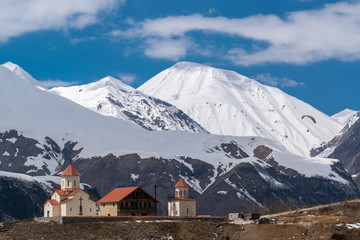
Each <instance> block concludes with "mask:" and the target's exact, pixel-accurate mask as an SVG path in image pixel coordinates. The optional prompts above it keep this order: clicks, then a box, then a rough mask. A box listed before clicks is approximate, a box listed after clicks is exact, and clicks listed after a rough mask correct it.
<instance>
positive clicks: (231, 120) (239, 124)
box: [137, 62, 342, 156]
mask: <svg viewBox="0 0 360 240" xmlns="http://www.w3.org/2000/svg"><path fill="white" fill-rule="evenodd" d="M137 89H138V90H140V91H142V92H144V93H145V94H147V95H150V96H154V97H157V98H160V99H162V100H164V101H167V102H169V103H171V104H173V105H175V106H176V107H178V108H179V109H181V110H183V111H184V112H185V113H186V114H188V115H189V116H190V117H192V118H193V119H194V120H195V121H196V122H198V123H199V124H201V125H202V126H203V127H204V128H205V129H206V130H208V131H209V132H210V133H213V134H221V135H234V136H264V137H266V138H269V139H273V140H275V141H278V142H280V143H282V144H283V145H284V146H285V147H286V148H288V149H289V150H290V151H292V152H294V153H296V154H300V155H303V156H309V151H310V149H311V148H312V147H314V145H319V144H320V143H321V142H323V141H327V140H330V139H331V138H332V137H334V136H335V135H336V134H337V133H338V132H339V131H340V129H341V128H342V124H341V123H339V122H337V121H336V120H334V119H332V118H330V117H329V116H327V115H325V114H324V113H321V112H320V111H318V110H316V109H315V108H313V107H311V106H310V105H308V104H306V103H304V102H302V101H300V100H298V99H296V98H294V97H292V96H290V95H288V94H286V93H284V92H282V91H281V90H280V89H277V88H274V87H269V86H265V85H262V84H260V83H258V82H256V81H255V80H252V79H249V78H247V77H245V76H242V75H240V74H238V73H236V72H234V71H228V70H222V69H217V68H213V67H208V66H206V65H201V64H197V63H191V62H180V63H177V64H175V65H173V66H172V67H170V68H168V69H166V70H164V71H162V72H161V73H159V74H157V75H156V76H154V77H153V78H151V79H150V80H148V81H147V82H145V83H144V84H143V85H141V86H140V87H139V88H137ZM303 115H312V116H313V117H314V118H316V119H317V120H318V121H317V124H315V125H314V123H313V122H311V121H307V120H308V119H302V118H301V117H302V116H303Z"/></svg>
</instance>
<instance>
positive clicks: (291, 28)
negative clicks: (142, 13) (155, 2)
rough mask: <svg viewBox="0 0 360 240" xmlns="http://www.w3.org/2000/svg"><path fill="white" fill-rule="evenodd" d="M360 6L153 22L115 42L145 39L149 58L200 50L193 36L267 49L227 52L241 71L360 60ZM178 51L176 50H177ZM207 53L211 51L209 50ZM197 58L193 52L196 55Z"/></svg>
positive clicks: (356, 3)
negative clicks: (247, 42)
mask: <svg viewBox="0 0 360 240" xmlns="http://www.w3.org/2000/svg"><path fill="white" fill-rule="evenodd" d="M359 12H360V2H359V1H352V2H338V3H334V4H327V5H324V7H322V8H321V9H314V10H306V11H296V12H290V13H288V14H287V15H286V17H284V18H280V17H278V16H276V15H271V14H270V15H253V16H249V17H245V18H231V19H230V18H226V17H205V16H203V15H200V14H194V15H190V16H168V17H165V18H158V19H147V20H145V21H143V22H140V23H137V24H136V23H135V25H134V26H133V27H131V28H129V29H128V30H126V31H114V32H113V34H114V36H118V37H128V38H141V39H144V41H145V42H146V43H147V47H146V49H145V54H146V55H147V56H149V57H155V58H165V59H176V58H178V57H180V56H184V55H186V54H188V53H189V52H190V51H189V49H190V48H191V47H192V46H194V44H195V45H198V44H197V43H196V42H195V41H196V39H191V40H190V39H189V35H190V34H191V33H192V32H202V33H207V34H206V35H205V34H204V35H203V37H206V36H207V35H208V34H209V33H210V34H213V35H216V34H218V35H220V34H221V36H224V35H225V36H226V35H227V36H231V37H232V38H238V39H239V40H241V39H250V40H253V41H256V42H263V43H266V44H265V45H267V47H262V48H253V49H242V48H233V49H230V48H229V49H227V50H226V51H225V56H224V57H225V58H226V59H229V60H231V61H233V63H234V64H237V65H245V66H247V65H255V64H263V63H270V62H271V63H273V62H278V63H290V64H307V63H311V62H317V61H323V60H328V59H338V60H341V61H354V60H359V59H360V14H359ZM173 43H174V44H175V45H172V44H173ZM205 47H206V46H205ZM191 52H192V51H191Z"/></svg>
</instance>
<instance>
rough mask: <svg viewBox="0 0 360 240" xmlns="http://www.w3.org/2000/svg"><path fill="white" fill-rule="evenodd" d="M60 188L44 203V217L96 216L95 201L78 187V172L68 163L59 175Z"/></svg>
mask: <svg viewBox="0 0 360 240" xmlns="http://www.w3.org/2000/svg"><path fill="white" fill-rule="evenodd" d="M60 176H61V189H56V190H54V191H53V192H52V193H51V195H50V199H48V200H46V201H45V203H44V217H65V216H96V202H94V201H93V200H91V199H90V195H89V194H88V193H87V192H86V191H84V190H82V189H80V174H79V173H78V172H77V171H76V169H75V168H74V167H73V166H72V165H71V164H70V165H69V166H68V167H67V168H66V169H65V170H64V171H63V173H62V174H61V175H60Z"/></svg>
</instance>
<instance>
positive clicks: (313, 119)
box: [301, 115, 316, 123]
mask: <svg viewBox="0 0 360 240" xmlns="http://www.w3.org/2000/svg"><path fill="white" fill-rule="evenodd" d="M305 117H307V118H310V119H311V120H312V121H313V122H314V123H316V120H315V118H314V117H313V116H311V115H304V116H302V117H301V119H304V118H305Z"/></svg>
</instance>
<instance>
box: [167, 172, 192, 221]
mask: <svg viewBox="0 0 360 240" xmlns="http://www.w3.org/2000/svg"><path fill="white" fill-rule="evenodd" d="M168 214H169V216H178V217H193V216H196V200H195V199H191V198H189V185H188V184H187V183H186V182H185V181H184V179H182V178H180V180H179V182H177V183H176V184H175V198H171V199H169V200H168Z"/></svg>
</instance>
